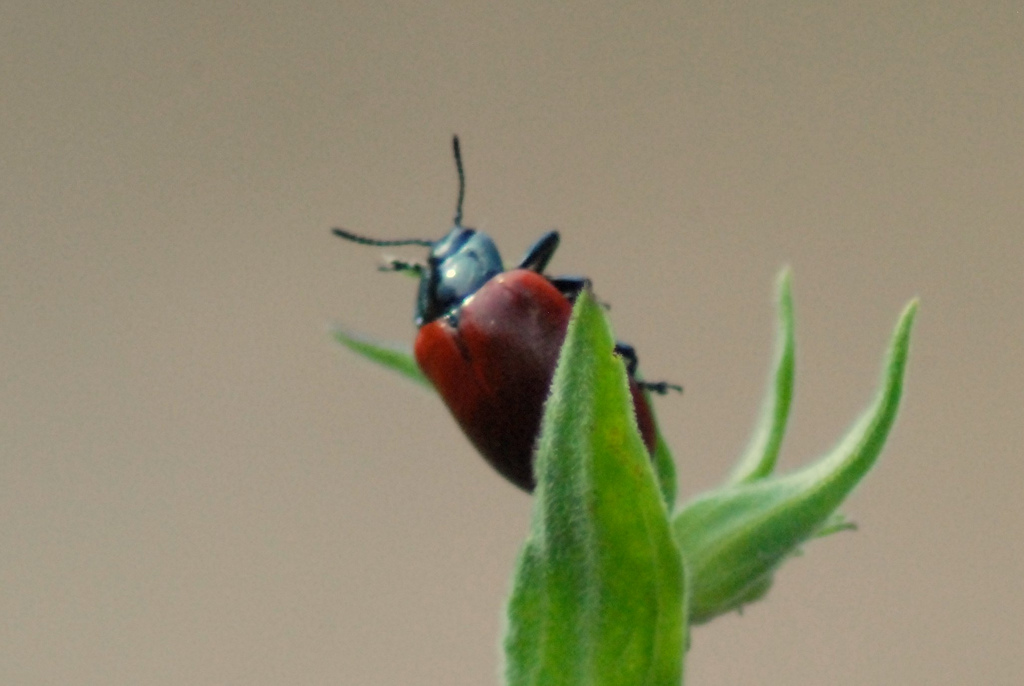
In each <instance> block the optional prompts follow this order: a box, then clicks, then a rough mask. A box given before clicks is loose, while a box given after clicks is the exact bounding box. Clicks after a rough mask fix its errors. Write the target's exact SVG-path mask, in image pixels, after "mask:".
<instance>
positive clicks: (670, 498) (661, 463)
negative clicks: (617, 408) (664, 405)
mask: <svg viewBox="0 0 1024 686" xmlns="http://www.w3.org/2000/svg"><path fill="white" fill-rule="evenodd" d="M649 402H650V398H648V403H649ZM651 412H652V413H653V412H654V406H653V405H652V406H651ZM655 431H657V433H658V436H657V441H656V443H655V444H654V454H653V455H652V456H651V459H652V462H653V464H654V475H655V476H656V477H658V488H660V489H661V497H662V498H663V499H664V500H665V508H666V509H667V510H668V511H669V512H672V511H673V510H675V509H676V491H677V489H678V484H677V482H676V463H675V460H673V459H672V451H671V450H669V448H668V443H666V442H665V439H664V437H662V435H661V430H660V429H658V428H657V419H655Z"/></svg>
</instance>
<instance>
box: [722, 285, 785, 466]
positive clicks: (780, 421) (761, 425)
mask: <svg viewBox="0 0 1024 686" xmlns="http://www.w3.org/2000/svg"><path fill="white" fill-rule="evenodd" d="M778 303H779V305H778V307H779V323H778V334H777V337H776V342H775V370H774V373H773V374H772V379H771V383H770V384H769V386H768V391H767V393H766V394H765V399H764V402H763V403H762V405H761V416H760V418H759V419H758V422H757V428H756V429H755V430H754V437H753V439H752V440H751V441H750V444H749V446H748V447H747V450H746V452H745V453H744V455H743V457H742V458H740V461H739V464H738V465H737V467H736V469H735V471H734V472H733V474H732V476H731V477H730V478H729V483H731V484H739V483H745V482H751V481H757V480H758V479H762V478H764V477H766V476H768V475H769V474H771V473H772V470H774V469H775V462H776V460H778V457H779V449H780V448H781V447H782V438H783V436H784V435H785V433H786V420H787V419H788V418H789V407H790V405H791V404H792V401H793V377H794V374H795V371H796V365H795V357H796V352H795V351H796V344H795V340H796V338H795V336H794V333H793V329H794V326H793V294H792V289H791V278H790V273H789V270H788V269H786V270H784V271H783V272H782V273H781V274H780V275H779V280H778Z"/></svg>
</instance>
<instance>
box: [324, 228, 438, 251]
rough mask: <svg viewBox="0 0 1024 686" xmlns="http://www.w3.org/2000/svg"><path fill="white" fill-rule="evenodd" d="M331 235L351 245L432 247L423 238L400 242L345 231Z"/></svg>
mask: <svg viewBox="0 0 1024 686" xmlns="http://www.w3.org/2000/svg"><path fill="white" fill-rule="evenodd" d="M331 233H333V234H334V235H335V236H338V237H340V238H344V239H345V240H346V241H352V242H353V243H359V244H361V245H378V246H381V247H390V246H395V245H423V246H426V247H428V248H432V247H434V241H428V240H427V239H425V238H404V239H400V240H390V241H382V240H378V239H376V238H368V237H366V236H360V235H359V234H357V233H352V232H351V231H346V230H345V229H331Z"/></svg>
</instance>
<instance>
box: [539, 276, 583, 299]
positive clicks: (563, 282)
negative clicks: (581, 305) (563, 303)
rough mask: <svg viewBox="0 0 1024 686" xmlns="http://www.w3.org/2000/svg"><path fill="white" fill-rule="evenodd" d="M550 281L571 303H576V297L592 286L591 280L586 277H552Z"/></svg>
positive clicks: (549, 278)
mask: <svg viewBox="0 0 1024 686" xmlns="http://www.w3.org/2000/svg"><path fill="white" fill-rule="evenodd" d="M548 281H550V282H551V285H552V286H554V287H555V288H557V289H558V292H559V293H561V294H562V295H564V296H565V298H566V300H568V301H569V302H571V303H574V302H576V296H578V295H579V294H580V293H582V292H583V291H584V289H586V288H587V287H588V286H590V279H588V278H586V277H585V276H550V277H548Z"/></svg>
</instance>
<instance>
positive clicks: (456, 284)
mask: <svg viewBox="0 0 1024 686" xmlns="http://www.w3.org/2000/svg"><path fill="white" fill-rule="evenodd" d="M452 149H453V151H454V153H455V169H456V170H457V171H458V173H459V201H458V203H457V204H456V206H455V222H454V223H455V226H453V227H452V230H451V231H449V232H448V235H446V236H445V237H444V238H442V239H441V240H438V241H430V240H426V239H421V238H412V239H403V240H378V239H375V238H368V237H366V236H361V235H359V234H355V233H352V232H351V231H346V230H345V229H333V231H334V234H335V235H337V236H340V237H341V238H344V239H346V240H349V241H352V242H354V243H361V244H363V245H378V246H397V245H423V246H426V247H428V248H430V254H429V255H428V256H427V262H426V263H425V264H424V263H421V262H406V261H404V260H391V261H389V262H388V263H387V264H386V265H385V266H384V267H382V269H385V270H389V271H407V272H412V273H414V274H416V275H418V276H419V277H420V288H419V292H418V293H417V295H416V326H423V325H424V324H427V323H429V322H432V321H433V320H435V319H437V318H438V317H442V316H445V315H454V314H455V313H456V312H457V310H458V308H459V306H460V305H461V304H462V301H464V300H465V299H466V298H468V297H469V296H471V295H473V294H474V293H476V292H477V291H478V290H479V289H480V287H481V286H483V285H484V284H485V283H487V282H488V281H489V280H490V279H491V278H493V277H494V276H496V275H498V274H500V273H501V272H502V271H503V267H502V264H501V255H499V254H498V248H497V247H496V246H495V245H494V241H492V240H491V238H490V236H488V235H487V234H485V233H480V232H479V231H477V230H475V229H469V228H466V227H464V226H463V225H462V200H463V198H464V197H465V195H466V175H465V173H464V172H463V170H462V154H461V152H460V151H459V138H458V136H455V137H453V138H452Z"/></svg>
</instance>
